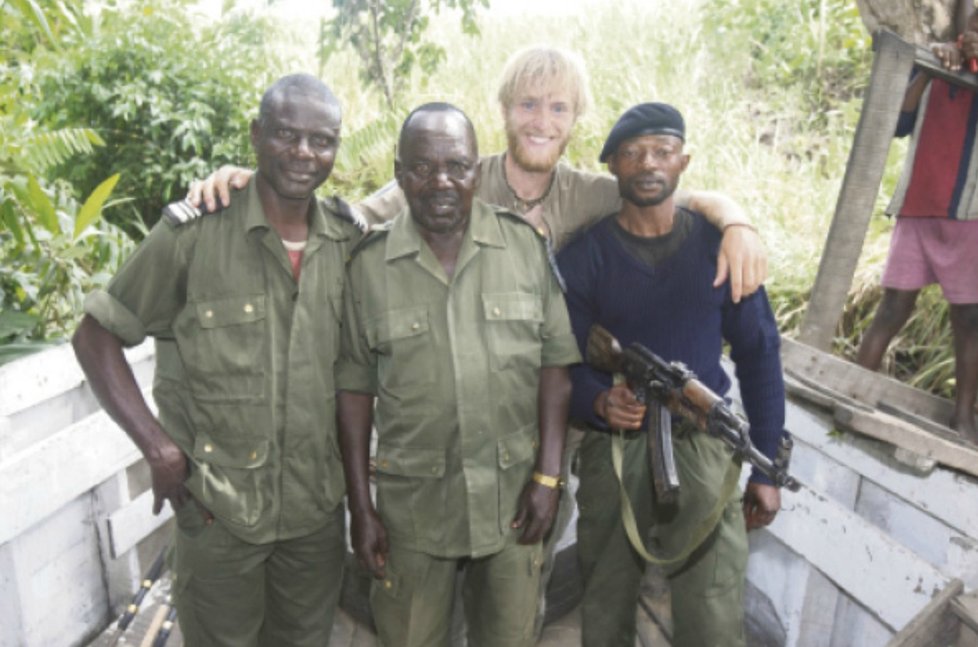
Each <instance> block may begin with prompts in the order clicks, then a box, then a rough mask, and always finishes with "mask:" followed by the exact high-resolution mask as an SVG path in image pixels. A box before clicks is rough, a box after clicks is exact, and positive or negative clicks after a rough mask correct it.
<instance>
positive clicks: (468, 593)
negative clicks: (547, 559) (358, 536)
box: [370, 533, 543, 647]
mask: <svg viewBox="0 0 978 647" xmlns="http://www.w3.org/2000/svg"><path fill="white" fill-rule="evenodd" d="M515 540H516V536H515V534H514V533H511V534H510V541H508V542H507V544H506V545H505V547H503V548H502V549H501V550H499V551H497V552H496V553H494V554H492V555H489V556H487V557H480V558H475V559H469V558H466V559H461V560H459V559H451V558H441V557H433V556H431V555H427V554H425V553H419V552H415V551H411V550H406V549H402V548H399V547H397V546H394V547H392V549H391V552H390V555H389V559H388V561H387V566H386V568H387V577H386V578H385V579H383V580H374V582H373V583H372V585H371V590H370V607H371V611H372V612H373V617H374V621H375V622H376V624H377V639H378V643H379V644H380V645H381V646H383V647H393V646H395V645H396V646H397V647H448V645H449V644H450V635H449V630H450V629H451V620H452V604H453V603H454V601H455V600H456V598H457V596H456V595H455V586H456V582H457V577H456V576H457V574H458V571H459V569H460V568H461V569H462V571H463V572H464V578H463V580H462V582H463V584H462V599H463V600H464V608H465V619H466V625H467V627H468V644H469V645H470V646H471V647H521V646H526V647H529V646H530V645H533V644H534V643H535V640H534V637H533V618H534V615H535V614H536V600H537V592H538V587H539V584H540V566H541V563H542V561H543V557H542V548H541V545H540V544H534V545H531V546H522V545H519V544H517V543H516V541H515Z"/></svg>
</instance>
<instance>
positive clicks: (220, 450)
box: [73, 75, 359, 647]
mask: <svg viewBox="0 0 978 647" xmlns="http://www.w3.org/2000/svg"><path fill="white" fill-rule="evenodd" d="M340 121H341V111H340V106H339V103H338V102H337V100H336V98H335V97H334V96H333V94H332V92H331V91H330V90H329V88H327V87H326V86H325V85H324V84H322V83H321V82H320V81H319V80H317V79H315V78H314V77H311V76H307V75H293V76H288V77H284V78H282V79H280V80H279V81H277V82H276V83H275V84H274V85H272V86H271V88H269V90H268V91H267V92H266V93H265V95H264V97H263V98H262V102H261V108H260V111H259V116H258V118H257V119H256V120H255V121H253V122H252V124H251V141H252V145H253V147H254V149H255V152H256V154H257V157H258V173H257V176H256V181H255V182H252V183H251V184H250V186H249V187H248V188H247V189H246V190H245V191H243V192H242V193H241V195H239V196H237V197H236V198H235V202H234V205H232V206H231V207H230V208H228V209H227V210H226V213H225V214H224V216H223V217H221V218H206V219H200V220H197V221H194V222H190V223H186V224H182V219H181V218H180V214H179V212H175V211H171V212H170V213H169V214H167V215H168V217H165V218H163V219H161V221H160V222H159V223H158V224H157V226H156V227H154V229H153V230H152V231H151V232H150V234H149V236H148V237H147V238H146V240H145V241H144V242H143V243H142V245H140V247H139V248H138V249H137V250H136V251H135V252H134V253H133V255H132V256H131V257H130V258H129V259H128V261H127V262H126V264H125V265H124V266H123V267H122V269H121V270H120V271H119V273H118V274H117V275H116V276H115V277H114V278H113V280H112V281H111V283H110V284H109V286H108V288H107V290H105V291H97V292H94V293H92V294H91V295H90V296H89V298H88V299H87V301H86V303H85V311H86V315H85V318H84V319H83V321H82V323H81V326H80V327H79V329H78V331H77V332H76V334H75V337H74V340H73V341H74V346H75V352H76V354H77V356H78V359H79V362H80V363H81V365H82V367H83V369H84V370H85V373H86V375H87V376H88V378H89V381H90V383H91V385H92V388H93V390H94V391H95V394H96V395H97V396H98V398H99V401H100V402H101V403H102V404H103V406H104V407H105V408H106V410H107V411H108V412H109V414H110V415H111V416H112V418H113V419H114V420H115V421H116V422H117V423H118V424H119V425H120V426H121V427H122V428H123V429H124V430H125V431H126V432H127V433H128V434H129V435H130V436H131V437H132V439H133V441H134V442H135V443H136V445H137V446H138V447H139V449H140V450H141V451H142V453H143V455H144V456H145V458H146V460H147V462H148V463H149V466H150V470H151V473H152V479H153V492H154V496H155V503H154V512H159V510H160V507H161V505H162V503H163V501H164V500H169V501H170V504H171V505H172V506H173V508H174V509H175V510H176V517H177V529H176V540H175V545H174V553H173V559H174V571H175V574H176V582H175V590H176V605H177V609H178V612H179V618H180V625H181V628H182V631H183V635H184V638H185V640H186V643H187V644H188V645H200V646H206V647H214V646H219V645H228V646H234V647H242V646H250V645H268V646H275V647H279V646H283V645H290V646H295V645H309V646H313V645H315V646H317V647H321V646H322V645H325V644H326V643H327V642H328V640H329V636H330V630H331V625H332V616H333V610H334V608H335V606H336V602H337V599H338V596H339V588H340V582H341V575H342V565H343V558H344V554H345V551H344V539H345V523H344V515H343V509H342V505H341V503H342V498H343V490H344V488H343V477H342V471H341V470H342V465H341V462H340V457H339V450H338V446H337V440H336V434H335V431H336V430H335V423H334V420H335V399H334V396H333V394H334V384H333V364H334V361H335V358H336V355H337V352H338V347H339V331H340V308H341V299H342V295H341V293H342V285H343V283H342V282H343V265H344V262H345V260H346V257H347V254H348V249H349V246H350V244H351V243H352V242H353V241H356V240H357V239H359V230H358V229H357V227H355V226H354V224H353V223H352V222H350V218H349V216H348V215H347V216H345V217H344V216H343V215H342V214H344V213H346V214H349V210H348V209H347V208H345V206H344V205H342V203H340V202H339V201H335V200H334V201H317V200H316V199H315V198H314V195H313V191H314V190H315V189H316V187H318V186H319V185H320V184H322V182H324V181H325V180H326V178H327V177H328V176H329V173H330V171H331V169H332V167H333V160H334V159H335V156H336V150H337V146H338V145H339V139H340ZM147 336H151V337H154V338H155V339H156V347H157V355H156V357H157V367H156V376H155V381H154V397H155V400H156V403H157V405H158V408H159V417H158V418H157V417H156V416H154V415H153V414H152V412H151V411H150V409H149V408H148V406H147V404H146V402H145V400H144V399H143V397H142V394H141V393H140V390H139V387H138V386H137V384H136V382H135V380H134V379H133V375H132V372H131V370H130V368H129V365H128V364H127V363H126V360H125V357H124V356H123V353H122V348H123V347H124V346H132V345H134V344H138V343H139V342H141V341H142V340H143V339H144V338H145V337H147Z"/></svg>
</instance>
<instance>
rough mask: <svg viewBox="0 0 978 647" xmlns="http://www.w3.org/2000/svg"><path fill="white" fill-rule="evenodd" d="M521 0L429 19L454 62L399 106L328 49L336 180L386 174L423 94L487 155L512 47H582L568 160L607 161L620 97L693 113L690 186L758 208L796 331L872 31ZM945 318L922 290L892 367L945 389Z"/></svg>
mask: <svg viewBox="0 0 978 647" xmlns="http://www.w3.org/2000/svg"><path fill="white" fill-rule="evenodd" d="M526 6H527V8H526V10H525V11H520V12H518V13H514V12H501V13H494V12H492V11H490V12H483V15H482V17H481V20H480V26H481V30H482V35H481V37H479V38H469V37H466V36H464V35H462V34H461V32H460V30H459V28H458V24H457V18H456V17H454V16H450V15H443V16H441V17H439V18H438V19H436V20H434V21H433V32H432V35H433V37H434V39H435V40H437V41H438V42H439V44H441V45H442V46H443V47H445V48H446V50H447V51H448V52H449V57H448V60H447V62H446V63H445V64H444V65H443V66H442V67H441V69H440V70H439V71H438V72H437V73H436V74H435V75H434V76H432V77H431V78H427V79H422V78H420V77H416V78H414V79H412V83H411V84H410V90H409V91H408V93H407V95H406V96H405V97H403V98H402V101H401V105H402V106H403V109H402V110H400V111H399V112H398V113H397V114H387V113H385V112H383V111H382V109H381V107H380V106H381V105H382V102H381V100H380V97H379V96H378V95H377V94H376V93H375V92H374V91H372V90H370V89H369V88H365V87H363V86H362V85H361V83H360V82H359V80H358V79H357V76H356V68H355V65H356V63H355V59H354V58H353V56H352V55H350V56H346V55H341V56H340V57H338V58H335V59H333V60H331V61H330V63H329V65H328V66H327V67H326V68H325V69H324V70H323V72H322V74H323V76H324V78H326V79H327V80H328V81H329V82H331V84H332V85H333V87H334V90H336V92H337V94H338V96H339V97H340V98H341V99H342V101H343V103H344V105H345V123H344V132H345V135H344V144H343V147H342V150H341V157H340V159H339V161H338V165H337V170H336V172H335V174H334V178H333V179H332V180H331V188H330V190H331V191H338V192H340V193H341V194H344V195H347V196H349V197H351V198H354V199H355V198H357V197H359V196H361V195H364V194H365V193H368V192H370V191H372V190H373V189H375V188H376V187H377V186H379V185H380V184H382V183H384V182H386V181H387V180H388V179H389V178H390V177H391V175H392V169H393V149H394V140H395V137H396V132H397V128H398V126H399V123H400V121H401V119H402V118H403V116H404V114H405V113H406V112H407V110H408V109H409V108H410V107H412V106H415V105H417V104H419V103H421V102H424V101H430V100H447V101H451V102H453V103H456V104H457V105H459V106H460V107H462V108H463V109H464V110H465V111H466V112H467V113H468V114H469V116H470V117H471V118H472V120H473V122H474V123H475V125H476V130H477V134H478V138H479V142H480V149H481V151H482V152H484V153H491V152H496V151H500V150H502V149H503V148H504V147H505V136H504V133H503V128H502V120H501V118H500V114H499V108H498V105H497V103H496V101H495V96H494V95H495V90H496V84H497V81H498V75H499V73H500V72H501V70H502V67H503V63H504V62H505V60H506V58H507V57H508V56H509V54H510V53H511V52H513V51H515V50H516V49H518V48H520V47H523V46H526V45H529V44H533V43H549V44H553V45H559V46H563V47H567V48H569V49H573V50H575V51H577V52H578V53H580V54H581V56H582V57H583V58H584V60H585V62H586V64H587V67H588V70H589V73H590V76H591V90H592V94H593V96H594V106H593V109H592V110H591V111H590V112H589V113H587V114H586V115H584V117H583V118H582V119H581V120H580V122H579V123H578V124H577V126H576V128H575V131H574V136H573V140H572V142H571V144H570V146H569V148H568V151H567V158H568V160H569V161H570V162H571V163H573V164H575V165H578V166H581V167H584V168H589V169H592V170H600V165H599V164H598V162H597V153H598V151H599V150H600V147H601V144H602V142H603V141H604V138H605V135H606V134H607V132H608V129H609V128H610V126H611V125H612V124H613V123H614V121H615V119H616V118H617V116H618V115H619V114H620V113H621V112H622V111H623V110H624V109H626V108H627V107H629V106H631V105H633V104H635V103H638V102H642V101H649V100H660V101H668V102H670V103H673V104H674V105H676V106H677V107H678V108H679V109H680V110H681V111H682V112H683V114H684V116H685V117H686V121H687V133H688V142H689V144H688V149H689V150H690V151H691V152H692V155H693V160H692V163H691V165H690V167H689V169H688V171H687V172H686V174H685V175H684V177H683V180H682V182H683V186H685V187H687V188H707V189H714V190H718V191H722V192H724V193H726V194H728V195H730V196H731V197H733V198H735V199H736V200H738V201H739V202H740V203H741V204H743V205H744V206H745V207H746V208H747V210H748V211H749V212H750V213H751V215H752V217H753V219H754V221H755V222H756V223H757V225H758V227H759V229H760V231H761V234H762V236H763V238H764V240H765V243H766V245H767V249H768V252H769V254H770V279H769V281H768V284H767V289H768V292H769V295H770V298H771V301H772V305H773V306H774V309H775V311H776V314H777V317H778V319H779V323H780V325H781V328H782V331H783V332H784V333H785V334H786V335H789V336H790V335H793V334H794V333H795V332H796V331H797V328H798V325H799V323H800V321H801V318H802V316H803V314H804V311H805V308H806V306H807V300H808V296H809V293H810V290H811V285H812V282H813V280H814V277H815V274H816V271H817V268H818V263H819V258H820V256H821V254H822V247H823V244H824V241H825V237H826V233H827V230H828V226H829V224H830V222H831V218H832V215H833V213H834V210H835V203H836V198H837V195H838V191H839V186H840V184H841V181H842V177H843V175H844V172H845V167H846V162H847V159H848V155H849V149H850V146H851V143H852V136H853V133H854V130H855V125H856V122H857V120H858V116H859V108H860V102H861V90H862V88H864V87H865V85H866V83H867V82H868V78H869V70H870V64H871V53H870V48H869V36H868V34H866V33H865V32H864V31H863V28H862V25H861V23H860V22H859V19H858V14H857V12H856V8H855V3H854V1H853V0H799V1H798V2H790V3H784V2H781V1H780V0H675V1H673V2H662V1H660V2H639V1H637V0H636V1H632V2H629V1H628V0H620V1H619V2H615V3H602V2H598V1H595V0H592V1H590V2H587V1H585V2H581V3H579V8H578V9H577V10H575V11H568V12H566V13H565V14H562V15H549V16H541V15H536V14H534V13H532V12H533V3H526ZM302 60H303V61H304V62H305V63H308V61H309V59H308V58H305V59H302ZM307 67H308V65H307ZM905 150H906V146H905V144H904V143H899V142H898V143H897V144H896V145H895V146H894V147H893V150H892V151H891V155H890V160H889V163H888V166H887V174H886V178H885V180H884V182H883V187H881V191H880V198H879V200H878V207H879V208H878V211H879V213H880V214H881V213H882V207H883V205H884V204H885V202H886V200H887V198H888V196H889V194H890V192H892V188H893V185H894V184H895V180H896V177H897V175H898V174H899V169H900V166H901V165H902V162H903V157H904V153H905ZM891 225H892V223H891V222H890V221H889V220H887V219H885V218H883V217H882V216H881V215H877V217H875V218H874V219H873V222H872V223H871V227H870V232H869V235H868V237H867V242H866V245H865V248H864V251H863V254H862V258H861V259H860V262H859V267H858V270H857V275H856V279H855V281H854V284H853V286H852V290H851V294H850V300H849V304H848V306H847V308H846V312H845V313H844V316H843V317H842V318H841V320H840V327H839V331H838V338H837V344H836V346H837V350H838V351H839V352H840V353H842V354H844V355H850V356H851V354H852V352H853V350H854V348H855V347H856V345H857V344H858V341H859V338H860V336H861V334H862V332H863V331H864V330H865V328H866V327H867V326H868V324H869V322H870V321H871V318H872V315H873V313H874V311H875V308H876V304H877V303H878V300H879V296H880V291H879V289H878V287H877V286H878V282H879V273H880V270H881V267H882V262H883V260H884V259H885V256H886V250H887V245H888V238H889V236H888V233H889V230H890V228H891ZM946 318H947V315H946V307H945V306H944V305H943V300H942V299H941V298H940V295H939V293H934V292H933V291H925V293H924V294H923V295H922V296H921V301H920V304H919V306H918V309H917V313H916V314H915V317H914V319H913V320H912V321H911V322H910V324H909V325H908V327H907V328H906V330H905V331H904V332H903V333H902V334H901V336H900V337H899V338H898V339H897V340H896V341H895V343H894V345H893V349H892V350H891V353H890V355H889V364H890V365H891V370H892V371H893V372H894V373H895V374H897V375H898V376H900V377H901V378H903V379H908V380H910V381H912V382H914V383H915V384H917V385H919V386H922V387H925V388H929V389H932V390H935V391H937V392H940V393H944V394H948V393H949V392H950V391H949V389H950V388H951V387H952V386H953V383H952V382H953V381H952V382H949V381H948V380H949V377H950V376H952V375H953V371H952V370H951V364H952V362H951V352H950V348H951V346H950V340H949V332H948V325H947V321H946Z"/></svg>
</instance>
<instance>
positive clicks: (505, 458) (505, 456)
mask: <svg viewBox="0 0 978 647" xmlns="http://www.w3.org/2000/svg"><path fill="white" fill-rule="evenodd" d="M503 460H504V461H508V460H509V452H505V453H504V454H503Z"/></svg>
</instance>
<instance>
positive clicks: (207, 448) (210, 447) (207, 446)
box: [204, 443, 214, 454]
mask: <svg viewBox="0 0 978 647" xmlns="http://www.w3.org/2000/svg"><path fill="white" fill-rule="evenodd" d="M212 451H214V445H212V444H210V443H205V444H204V452H206V453H208V454H210V453H211V452H212Z"/></svg>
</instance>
